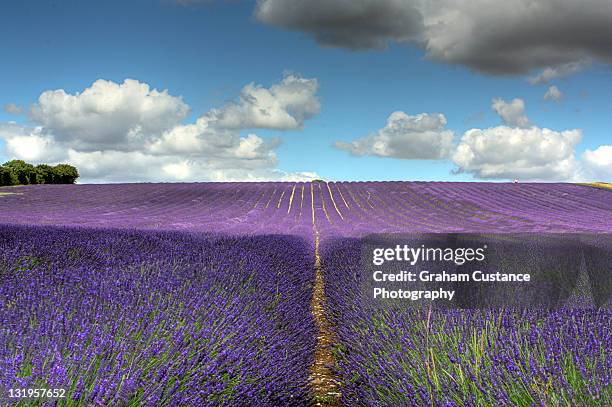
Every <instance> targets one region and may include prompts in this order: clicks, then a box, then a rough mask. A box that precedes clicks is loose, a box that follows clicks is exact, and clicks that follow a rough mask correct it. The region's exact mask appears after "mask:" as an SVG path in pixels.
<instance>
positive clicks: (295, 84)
mask: <svg viewBox="0 0 612 407" xmlns="http://www.w3.org/2000/svg"><path fill="white" fill-rule="evenodd" d="M316 90H317V83H316V80H314V79H305V78H301V77H299V76H296V75H285V76H284V78H283V80H282V81H281V82H280V83H277V84H274V85H272V86H271V87H270V88H265V87H262V86H258V85H255V84H249V85H247V86H245V88H244V89H243V90H242V92H241V94H240V97H239V98H238V100H237V101H236V102H232V103H229V104H227V105H225V106H222V107H221V108H217V109H212V110H210V111H208V112H206V113H204V114H203V115H202V116H200V117H199V118H198V119H197V120H196V121H195V122H194V123H188V124H183V123H181V121H182V120H183V119H184V118H185V117H186V115H187V114H188V112H189V106H187V104H185V103H184V102H183V101H182V99H181V98H180V97H177V96H172V95H170V94H169V93H168V91H167V90H163V91H158V90H155V89H153V90H152V89H151V88H150V87H149V85H147V84H146V83H141V82H138V81H135V80H130V79H127V80H125V81H124V82H123V83H121V84H119V83H114V82H111V81H105V80H98V81H96V82H94V83H93V84H92V85H91V86H90V87H88V88H87V89H85V90H84V91H82V92H78V93H75V94H69V93H66V92H65V91H64V90H53V91H46V92H43V93H42V94H41V96H40V97H39V99H38V102H37V103H36V104H35V105H34V106H33V108H32V111H31V112H30V119H31V120H32V121H33V122H34V123H36V125H37V126H36V127H34V128H27V127H26V126H22V125H18V124H16V123H4V124H0V139H4V140H5V150H6V151H5V153H6V155H8V156H10V157H14V158H20V159H24V160H27V161H30V162H33V163H38V162H50V163H53V162H62V161H64V162H70V163H72V164H74V165H76V166H77V167H78V168H79V170H80V173H81V175H82V181H94V182H98V181H120V182H124V181H156V180H157V181H187V180H191V181H194V180H195V181H202V180H230V179H231V180H240V179H248V180H263V179H288V178H292V177H293V178H295V179H310V175H309V174H308V173H284V172H282V171H280V170H278V169H277V168H276V165H277V163H278V159H277V156H276V151H275V150H276V148H277V147H278V146H279V145H280V142H281V140H280V139H279V138H263V137H260V136H258V135H256V134H253V133H250V134H247V135H244V136H243V135H241V131H242V130H245V129H249V128H268V129H278V130H283V129H298V128H301V127H302V126H303V124H304V121H305V120H307V119H308V118H310V117H312V116H313V115H315V114H316V113H317V112H318V111H319V102H318V99H317V97H316Z"/></svg>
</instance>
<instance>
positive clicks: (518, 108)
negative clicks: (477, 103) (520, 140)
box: [491, 98, 529, 127]
mask: <svg viewBox="0 0 612 407" xmlns="http://www.w3.org/2000/svg"><path fill="white" fill-rule="evenodd" d="M491 107H492V108H493V110H495V112H496V113H497V114H498V115H499V116H500V117H501V118H502V120H503V121H504V122H505V123H506V124H508V125H509V126H516V127H528V126H529V119H528V118H527V116H526V115H525V102H524V101H523V99H512V101H510V102H506V101H505V100H503V99H500V98H497V99H493V104H492V105H491Z"/></svg>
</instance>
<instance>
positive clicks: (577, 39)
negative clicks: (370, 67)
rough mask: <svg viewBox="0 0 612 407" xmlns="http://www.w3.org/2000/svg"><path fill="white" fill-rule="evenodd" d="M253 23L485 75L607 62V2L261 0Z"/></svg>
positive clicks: (610, 36) (610, 53) (559, 70)
mask: <svg viewBox="0 0 612 407" xmlns="http://www.w3.org/2000/svg"><path fill="white" fill-rule="evenodd" d="M255 16H256V18H257V19H258V20H259V21H261V22H263V23H266V24H271V25H274V26H278V27H282V28H285V29H289V30H294V31H300V32H305V33H308V34H310V35H312V36H313V37H314V38H315V39H316V41H317V42H319V43H321V44H323V45H326V46H335V47H344V48H349V49H376V48H384V47H386V46H387V44H388V43H390V42H398V43H408V44H414V45H416V46H418V47H420V48H422V49H424V50H425V51H426V53H427V56H428V57H429V58H431V59H435V60H438V61H442V62H446V63H452V64H460V65H463V66H467V67H469V68H471V69H474V70H477V71H481V72H486V73H489V74H495V75H498V74H500V75H506V74H528V73H530V72H532V71H533V70H535V69H544V72H543V73H542V75H540V76H541V79H534V81H538V82H540V81H546V80H550V78H552V77H559V76H562V75H564V74H567V73H570V71H571V68H568V67H572V66H574V67H575V66H579V65H580V64H582V63H583V61H588V60H592V59H593V60H599V61H603V62H604V63H610V62H611V61H612V48H611V47H610V46H609V44H610V43H612V29H611V28H610V21H612V2H610V1H609V0H583V1H575V0H539V1H533V0H515V1H506V2H495V3H494V4H493V3H492V2H491V0H462V1H457V0H311V1H303V0H259V1H258V2H257V7H256V9H255ZM564 67H565V68H564ZM547 68H548V69H549V70H547Z"/></svg>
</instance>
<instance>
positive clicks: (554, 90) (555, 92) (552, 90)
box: [544, 85, 563, 102]
mask: <svg viewBox="0 0 612 407" xmlns="http://www.w3.org/2000/svg"><path fill="white" fill-rule="evenodd" d="M561 99H563V92H561V91H560V90H559V88H558V87H556V86H554V85H553V86H551V87H549V88H548V90H547V91H546V93H544V100H552V101H553V102H559V101H560V100H561Z"/></svg>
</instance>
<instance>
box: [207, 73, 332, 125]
mask: <svg viewBox="0 0 612 407" xmlns="http://www.w3.org/2000/svg"><path fill="white" fill-rule="evenodd" d="M317 89H318V83H317V80H316V79H305V78H300V77H298V76H295V75H285V77H284V78H283V80H282V82H281V83H278V84H274V85H272V86H271V87H270V88H264V87H262V86H258V85H255V84H252V83H251V84H249V85H247V86H245V87H244V88H243V89H242V91H241V92H240V98H239V100H238V101H237V102H234V103H230V104H227V105H226V106H224V107H222V108H220V109H213V110H211V111H210V112H209V113H207V114H206V115H205V118H206V120H207V121H208V122H211V123H213V124H214V126H216V127H221V128H226V129H245V128H262V129H275V130H290V129H299V128H302V126H303V125H304V120H306V119H309V118H311V117H313V116H315V115H316V114H318V113H319V110H320V104H319V100H318V99H317V97H316V92H317Z"/></svg>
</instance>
